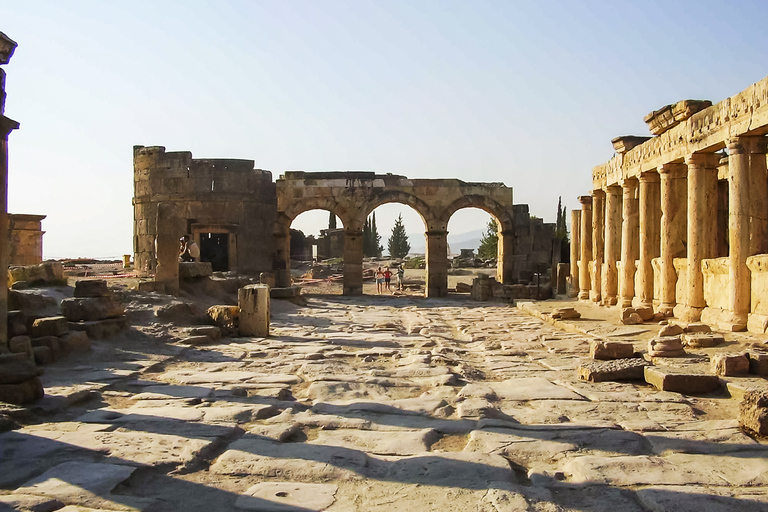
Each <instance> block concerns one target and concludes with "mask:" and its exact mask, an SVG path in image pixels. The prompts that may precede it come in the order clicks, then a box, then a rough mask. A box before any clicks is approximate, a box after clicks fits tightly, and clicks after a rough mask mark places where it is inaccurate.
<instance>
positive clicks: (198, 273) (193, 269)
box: [179, 261, 213, 279]
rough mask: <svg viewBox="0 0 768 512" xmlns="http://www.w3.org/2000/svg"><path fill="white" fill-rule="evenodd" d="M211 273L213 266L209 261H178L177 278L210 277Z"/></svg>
mask: <svg viewBox="0 0 768 512" xmlns="http://www.w3.org/2000/svg"><path fill="white" fill-rule="evenodd" d="M212 275H213V267H212V266H211V263H210V262H209V261H182V262H179V279H194V278H196V277H210V276H212Z"/></svg>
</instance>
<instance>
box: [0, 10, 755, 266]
mask: <svg viewBox="0 0 768 512" xmlns="http://www.w3.org/2000/svg"><path fill="white" fill-rule="evenodd" d="M0 13H2V18H1V20H2V21H1V22H0V31H3V32H5V33H6V34H7V35H8V36H9V37H11V38H12V39H14V40H16V41H17V42H18V43H19V48H18V49H17V51H16V55H15V56H14V58H13V60H12V61H11V63H10V64H9V65H8V66H5V69H6V71H7V73H8V78H7V91H8V100H7V105H6V114H7V115H8V116H9V117H12V118H14V119H16V120H17V121H19V122H20V123H21V129H20V130H19V131H17V132H15V133H13V134H12V135H11V139H10V179H9V188H10V190H9V208H10V211H11V212H12V213H40V214H47V215H48V218H47V219H46V220H45V221H43V228H44V229H45V230H46V231H47V233H46V235H45V237H44V253H45V256H46V257H57V256H81V255H82V256H112V255H119V254H124V253H130V252H131V251H132V242H131V237H132V219H133V210H132V207H131V196H132V193H133V191H132V147H133V145H134V144H143V145H163V146H166V147H167V148H168V150H169V151H178V150H189V151H192V153H193V155H194V156H195V157H199V158H205V157H209V158H213V157H230V158H248V159H253V160H255V161H256V166H257V167H260V168H263V169H269V170H271V171H272V172H273V174H274V176H275V177H277V176H278V175H279V174H280V173H282V172H283V171H285V170H290V169H306V170H310V171H312V170H324V169H343V170H346V169H368V170H375V171H377V172H382V173H384V172H392V173H396V174H404V175H406V176H409V177H413V178H417V177H418V178H439V177H448V178H459V179H463V180H466V181H501V182H504V183H506V184H507V185H508V186H511V187H513V188H514V189H515V200H516V202H517V203H528V204H529V205H530V207H531V213H533V214H535V215H538V216H540V217H544V219H545V220H546V221H548V222H554V220H555V219H554V216H555V210H556V205H557V198H558V196H563V201H564V204H565V205H566V206H567V207H568V208H569V209H570V208H577V207H578V203H577V201H576V197H577V196H578V195H581V194H585V193H587V192H588V191H589V190H590V188H591V178H590V170H591V168H592V167H593V166H595V165H597V164H599V163H602V162H604V161H605V160H607V159H609V158H610V157H611V156H612V154H613V149H612V147H611V144H610V139H611V138H613V137H615V136H617V135H626V134H637V135H646V134H648V131H647V128H646V126H645V124H644V123H643V120H642V119H643V116H644V115H645V114H647V113H648V112H650V111H652V110H654V109H657V108H659V107H661V106H663V105H665V104H668V103H671V102H674V101H678V100H680V99H685V98H695V99H711V100H713V101H715V102H716V101H720V100H721V99H723V98H725V97H727V96H730V95H733V94H735V93H737V92H739V91H741V90H743V89H744V88H746V87H747V86H749V85H750V84H752V83H754V82H756V81H758V80H760V79H762V78H763V77H764V76H765V75H766V74H768V50H766V49H768V30H766V26H768V2H765V1H754V2H750V1H737V2H711V1H690V2H675V1H669V0H667V1H634V2H628V1H618V0H616V1H581V2H580V1H558V2H555V1H536V2H532V1H526V2H515V1H476V0H473V1H446V0H440V1H425V0H408V1H399V0H386V1H369V0H349V1H325V0H323V1H299V0H291V1H285V0H279V1H257V0H252V1H239V2H235V1H229V2H224V1H216V2H212V1H196V0H183V1H182V0H179V1H175V2H171V1H162V0H155V1H136V0H132V1H130V2H108V1H78V0H72V1H69V2H62V1H37V0H24V1H22V0H14V1H7V0H0ZM390 209H392V207H390ZM387 211H389V210H387ZM393 216H394V213H393V214H389V213H387V214H386V215H385V214H382V215H379V214H378V213H377V220H378V221H379V231H380V233H381V232H382V231H384V232H383V233H382V234H383V235H385V236H386V235H387V230H388V226H390V225H391V221H393V220H394V219H391V220H389V219H390V218H391V217H393ZM320 217H325V219H327V216H320ZM469 217H471V216H469ZM469 217H467V218H469ZM486 218H487V216H486ZM483 222H484V221H480V223H483ZM478 227H482V226H478V225H477V222H474V223H473V222H471V221H470V220H467V221H465V222H463V224H462V223H457V222H452V223H451V224H450V225H449V230H450V231H451V232H452V233H459V232H463V231H470V230H473V229H477V228H478ZM406 229H407V231H408V232H409V233H411V232H418V231H420V230H422V228H421V227H420V226H417V225H416V226H414V225H412V224H411V222H410V221H408V220H407V218H406Z"/></svg>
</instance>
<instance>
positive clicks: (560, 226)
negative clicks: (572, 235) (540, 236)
mask: <svg viewBox="0 0 768 512" xmlns="http://www.w3.org/2000/svg"><path fill="white" fill-rule="evenodd" d="M562 204H563V198H562V197H558V198H557V221H556V223H555V237H556V238H562V239H563V240H564V241H566V242H567V241H568V227H567V224H566V222H565V206H562Z"/></svg>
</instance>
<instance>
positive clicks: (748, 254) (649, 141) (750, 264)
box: [571, 78, 768, 333]
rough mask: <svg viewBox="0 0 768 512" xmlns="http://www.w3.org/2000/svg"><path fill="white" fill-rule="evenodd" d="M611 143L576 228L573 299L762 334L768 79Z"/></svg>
mask: <svg viewBox="0 0 768 512" xmlns="http://www.w3.org/2000/svg"><path fill="white" fill-rule="evenodd" d="M645 120H646V122H647V123H648V125H649V128H650V130H651V133H653V134H654V135H655V136H654V137H652V138H651V137H619V138H617V139H614V141H613V143H614V147H615V149H616V152H617V154H616V155H615V156H614V157H613V158H612V159H611V160H610V161H608V162H607V163H605V164H603V165H599V166H597V167H595V168H594V169H593V171H592V181H593V190H592V193H591V195H588V196H582V197H580V198H579V201H580V202H581V205H582V208H581V210H580V211H577V212H574V215H573V217H572V223H573V224H572V231H573V240H574V242H576V241H577V240H578V241H579V242H578V245H577V244H576V243H575V244H574V245H575V246H574V251H573V252H572V256H575V257H576V259H578V260H579V262H578V266H576V265H573V269H572V276H571V277H572V282H573V284H574V286H575V287H576V289H577V290H578V296H579V298H581V299H589V300H593V301H597V302H600V303H603V304H606V305H612V304H619V305H621V306H630V305H634V306H643V307H649V306H650V307H653V308H654V309H655V310H656V311H657V312H660V313H662V314H664V315H667V316H670V315H674V316H676V317H678V318H681V319H683V320H685V321H689V322H693V321H699V320H701V321H703V322H705V323H708V324H712V325H717V326H719V327H720V328H725V329H729V330H734V331H737V330H744V329H747V328H749V330H750V331H754V332H760V333H763V332H766V328H768V301H766V300H765V297H766V296H767V295H766V293H767V292H768V171H767V170H766V138H765V134H766V133H768V78H765V79H763V80H761V81H760V82H758V83H756V84H754V85H752V86H750V87H748V88H747V89H746V90H744V91H742V92H741V93H739V94H737V95H735V96H732V97H730V98H727V99H725V100H723V101H721V102H720V103H717V104H715V105H711V103H710V102H706V101H693V100H688V101H681V102H678V103H676V104H674V105H669V106H667V107H664V108H663V109H660V110H658V111H655V112H653V113H651V114H649V115H648V116H646V119H645Z"/></svg>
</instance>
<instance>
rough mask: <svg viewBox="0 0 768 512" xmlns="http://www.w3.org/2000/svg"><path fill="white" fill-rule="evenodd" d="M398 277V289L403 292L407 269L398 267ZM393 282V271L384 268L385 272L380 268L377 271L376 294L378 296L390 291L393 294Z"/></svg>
mask: <svg viewBox="0 0 768 512" xmlns="http://www.w3.org/2000/svg"><path fill="white" fill-rule="evenodd" d="M395 272H396V274H395V275H396V276H397V283H396V286H397V289H398V290H402V289H403V276H404V275H405V269H404V268H403V266H402V265H398V267H397V269H396V270H395ZM391 282H392V270H390V268H389V267H388V266H387V267H384V270H382V268H381V267H379V268H378V269H377V270H376V293H377V294H378V295H381V294H382V293H383V292H384V291H388V292H390V293H392V288H391Z"/></svg>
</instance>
